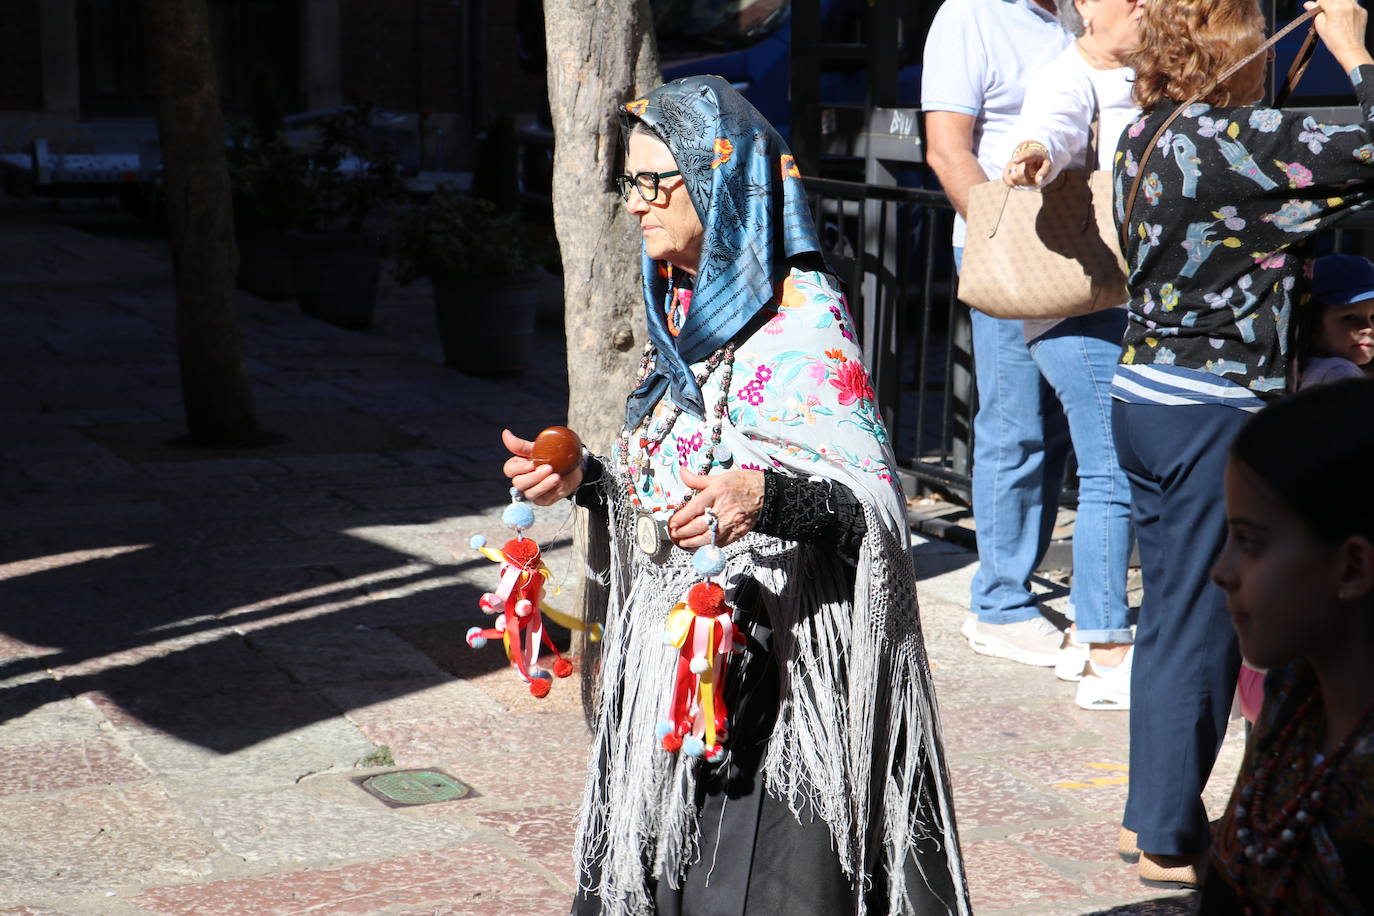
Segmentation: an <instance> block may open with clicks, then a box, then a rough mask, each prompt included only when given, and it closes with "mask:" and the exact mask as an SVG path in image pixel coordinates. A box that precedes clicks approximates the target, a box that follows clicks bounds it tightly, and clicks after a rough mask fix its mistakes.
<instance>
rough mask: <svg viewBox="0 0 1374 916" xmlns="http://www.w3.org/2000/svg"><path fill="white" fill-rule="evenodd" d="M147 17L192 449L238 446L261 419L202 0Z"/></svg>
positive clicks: (153, 1) (156, 5)
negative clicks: (251, 376)
mask: <svg viewBox="0 0 1374 916" xmlns="http://www.w3.org/2000/svg"><path fill="white" fill-rule="evenodd" d="M143 11H144V16H145V19H146V26H147V36H148V47H149V48H150V49H151V51H152V53H153V55H154V59H155V60H156V62H157V121H158V134H159V136H160V138H161V144H162V163H163V169H164V178H165V186H166V192H167V223H168V234H169V236H170V242H171V248H172V266H173V270H174V271H175V273H176V296H177V305H176V338H177V355H178V358H179V359H180V362H181V393H182V399H183V401H184V403H185V408H186V423H187V427H188V429H189V432H190V437H191V440H192V441H193V442H195V443H197V444H204V445H242V444H246V443H248V442H250V441H251V440H252V439H253V438H254V436H255V434H256V431H257V420H256V419H255V417H254V413H253V394H252V390H251V389H250V387H249V384H248V376H247V373H246V372H245V371H244V366H243V342H242V339H241V337H240V334H239V326H238V317H237V315H236V314H235V312H234V304H233V298H232V296H233V287H234V274H235V271H236V270H237V269H238V249H237V248H236V247H235V245H234V226H233V204H232V202H231V200H230V196H229V169H228V165H227V163H226V161H225V153H224V142H225V141H224V118H223V115H222V114H221V112H220V101H219V87H218V83H217V81H216V79H215V65H214V58H213V56H212V53H211V48H210V21H209V14H208V12H207V10H206V0H143Z"/></svg>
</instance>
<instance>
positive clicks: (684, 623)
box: [663, 602, 697, 649]
mask: <svg viewBox="0 0 1374 916" xmlns="http://www.w3.org/2000/svg"><path fill="white" fill-rule="evenodd" d="M696 616H697V615H696V614H693V613H692V609H691V608H689V607H688V606H687V603H686V602H678V603H677V604H675V605H673V609H672V610H671V611H669V612H668V621H667V623H665V624H664V633H663V641H664V642H665V643H667V644H668V645H670V646H677V647H678V648H679V649H681V648H682V644H683V643H685V642H686V641H687V634H688V633H690V632H691V631H692V621H693V620H694V619H695V618H696Z"/></svg>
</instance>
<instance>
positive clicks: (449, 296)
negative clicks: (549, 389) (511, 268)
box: [434, 270, 549, 376]
mask: <svg viewBox="0 0 1374 916" xmlns="http://www.w3.org/2000/svg"><path fill="white" fill-rule="evenodd" d="M548 288H549V287H548V275H547V274H545V273H544V271H542V270H530V271H525V272H524V273H519V274H512V275H507V276H443V277H435V278H434V313H435V317H436V318H437V319H438V325H439V340H440V343H442V344H443V347H444V362H445V363H446V364H448V365H450V366H452V367H454V368H455V369H458V370H459V371H461V372H465V373H467V374H468V375H483V376H503V375H504V376H510V375H520V374H522V373H523V372H524V371H525V370H526V369H528V368H529V365H530V360H531V357H532V355H533V350H534V318H535V314H536V313H537V312H538V311H539V305H540V302H541V300H542V299H545V298H547V296H548Z"/></svg>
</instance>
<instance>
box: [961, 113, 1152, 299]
mask: <svg viewBox="0 0 1374 916" xmlns="http://www.w3.org/2000/svg"><path fill="white" fill-rule="evenodd" d="M1096 132H1097V123H1096V119H1094V123H1093V133H1094V134H1096ZM1095 139H1096V138H1094V140H1095ZM1088 161H1089V162H1096V161H1097V144H1096V142H1093V143H1091V144H1089V147H1088ZM959 298H960V299H961V300H963V301H964V302H965V303H967V304H968V305H971V306H973V307H974V308H976V309H978V311H980V312H983V313H984V314H986V315H991V316H992V317H993V318H1071V317H1073V316H1074V315H1086V314H1087V313H1089V312H1095V311H1098V310H1099V309H1105V308H1111V307H1112V306H1114V305H1120V304H1121V303H1123V302H1125V301H1126V262H1125V260H1124V259H1123V258H1122V257H1121V249H1120V247H1119V246H1118V243H1117V233H1116V224H1115V222H1114V220H1113V219H1112V175H1111V173H1110V172H1107V171H1102V170H1095V171H1091V172H1089V171H1068V170H1066V171H1064V172H1061V173H1060V175H1059V177H1058V178H1056V179H1055V180H1054V181H1052V182H1050V183H1049V184H1048V185H1046V186H1045V187H1044V188H1040V189H1018V188H1012V187H1010V186H1008V185H1007V184H1006V183H1005V182H1003V181H1001V180H1000V179H999V180H997V181H987V182H984V183H983V184H977V185H974V186H973V187H972V188H970V189H969V198H968V231H967V233H966V234H965V236H964V263H963V268H962V269H961V270H960V272H959Z"/></svg>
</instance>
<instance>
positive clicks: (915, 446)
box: [805, 178, 976, 501]
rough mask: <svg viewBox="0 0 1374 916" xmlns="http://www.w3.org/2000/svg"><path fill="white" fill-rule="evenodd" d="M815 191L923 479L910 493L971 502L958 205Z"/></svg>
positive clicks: (879, 189)
mask: <svg viewBox="0 0 1374 916" xmlns="http://www.w3.org/2000/svg"><path fill="white" fill-rule="evenodd" d="M805 182H806V190H807V194H808V196H809V199H810V202H811V208H812V213H813V215H814V216H815V219H816V226H817V228H818V230H819V231H820V233H821V241H822V244H823V245H824V246H825V248H826V255H827V258H828V259H829V260H830V263H831V267H832V268H834V269H835V271H836V272H837V273H838V274H839V277H840V280H841V281H842V282H843V283H844V284H845V288H846V293H847V298H848V301H849V306H850V312H851V314H852V316H853V318H854V323H855V334H856V336H857V338H858V341H859V343H860V344H861V346H862V347H863V352H864V358H865V359H866V360H867V362H868V369H869V373H870V375H871V377H872V380H873V384H874V388H875V391H876V394H877V398H878V408H879V410H880V411H881V412H882V415H883V419H884V421H885V423H886V425H887V429H888V432H889V434H890V435H891V437H892V443H893V447H894V450H895V451H896V454H897V459H898V463H899V465H900V466H901V467H902V468H903V469H904V470H905V471H907V472H908V473H909V474H910V475H911V477H912V478H914V480H908V481H907V483H908V486H909V490H910V492H911V493H912V495H915V494H916V493H917V492H921V491H930V490H934V491H937V492H942V493H946V494H949V495H952V496H954V497H956V498H958V499H959V500H960V501H967V500H968V499H969V496H970V487H971V480H970V476H969V474H970V471H971V467H972V439H973V428H972V424H973V412H974V409H975V406H976V405H975V394H974V392H975V388H974V384H973V348H972V331H971V326H970V323H969V316H968V309H967V308H966V307H965V306H963V305H961V304H960V303H959V302H958V300H957V299H956V298H955V296H954V292H955V289H954V282H953V276H954V271H953V262H952V256H951V253H950V238H949V232H950V225H951V221H952V218H953V212H954V210H953V207H952V205H951V204H950V202H949V198H947V197H946V196H945V194H944V192H943V191H933V190H929V189H925V188H904V187H893V186H886V185H873V184H861V183H858V182H850V181H837V180H834V179H824V178H807V179H805ZM913 483H914V486H911V484H913Z"/></svg>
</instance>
